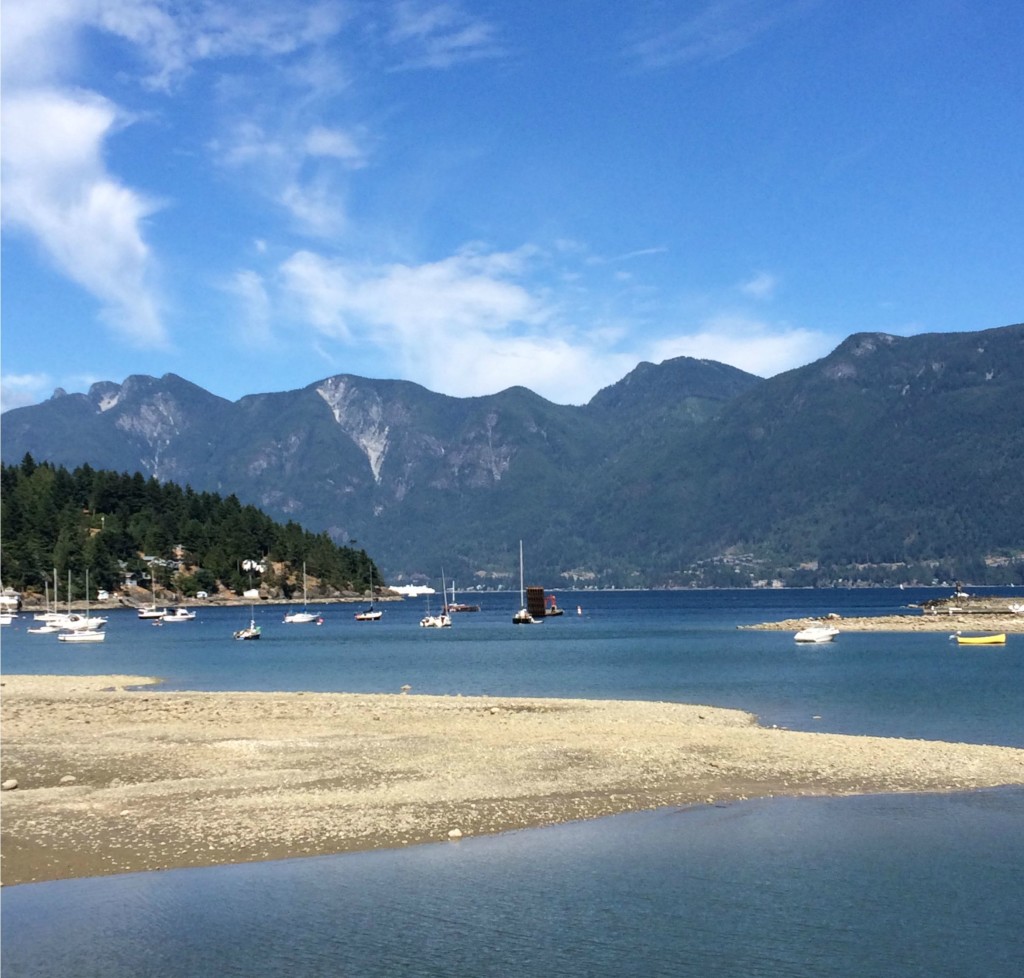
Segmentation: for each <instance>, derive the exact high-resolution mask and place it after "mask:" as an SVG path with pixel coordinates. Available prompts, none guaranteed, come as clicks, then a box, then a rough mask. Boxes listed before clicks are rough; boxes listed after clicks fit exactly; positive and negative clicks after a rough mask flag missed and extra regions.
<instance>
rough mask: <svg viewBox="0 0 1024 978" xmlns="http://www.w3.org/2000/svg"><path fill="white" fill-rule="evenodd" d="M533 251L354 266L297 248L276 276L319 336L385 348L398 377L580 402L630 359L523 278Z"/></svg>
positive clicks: (469, 390)
mask: <svg viewBox="0 0 1024 978" xmlns="http://www.w3.org/2000/svg"><path fill="white" fill-rule="evenodd" d="M533 254H534V249H531V248H524V249H522V250H520V251H516V252H494V251H491V252H487V251H482V250H479V249H478V248H469V249H466V250H464V251H462V252H460V253H458V254H456V255H452V256H450V257H448V258H445V259H442V260H440V261H436V262H428V263H424V264H422V265H407V264H390V265H380V266H360V265H355V264H352V263H348V262H342V261H331V260H328V259H325V258H323V257H322V256H319V255H315V254H313V253H311V252H300V253H297V254H295V255H293V256H292V257H291V258H290V259H289V260H288V261H287V262H286V263H285V264H284V266H283V267H282V275H283V279H284V283H285V288H286V289H287V291H288V293H289V296H290V298H291V300H292V302H293V303H294V302H295V301H298V302H299V303H300V304H301V307H302V308H303V310H304V314H305V317H306V319H307V321H308V322H309V323H310V324H311V325H312V326H313V327H314V328H315V329H317V330H318V331H319V332H320V333H321V334H322V335H323V337H325V338H326V339H328V340H333V341H337V342H341V343H345V344H349V345H359V346H364V345H366V344H371V345H373V346H375V347H378V348H380V349H381V350H383V351H387V352H388V354H389V361H390V362H391V363H392V364H394V366H395V369H396V375H399V376H402V377H407V378H409V379H412V380H416V381H417V382H419V383H422V384H424V385H425V386H427V387H431V388H432V389H434V390H440V391H444V392H445V393H449V394H453V395H458V396H471V395H480V394H488V393H493V392H494V391H496V390H502V389H504V388H506V387H509V386H513V385H515V384H523V385H526V386H529V387H530V388H531V389H532V390H535V391H538V392H540V393H543V394H544V395H545V396H547V397H549V398H551V399H553V400H556V401H560V402H563V403H573V402H580V401H583V400H587V399H589V397H590V396H591V395H592V394H593V393H594V391H595V390H596V388H595V386H594V385H595V383H609V382H611V381H612V380H614V379H617V376H621V373H620V372H621V371H624V370H626V369H628V368H629V366H631V364H628V357H622V358H621V359H620V358H619V357H618V356H617V355H616V354H614V353H613V352H610V351H609V350H607V349H601V348H599V346H598V344H597V343H592V344H590V345H589V346H588V345H586V344H582V343H580V342H578V337H576V336H575V333H574V331H573V330H572V329H571V328H569V327H567V326H566V325H565V324H564V323H562V322H560V321H559V318H558V314H557V310H556V309H555V308H553V307H552V306H550V305H549V304H548V303H547V302H546V301H545V299H544V298H543V297H542V295H541V292H542V290H540V289H536V288H530V287H529V286H528V284H527V279H528V277H529V272H530V261H531V257H532V256H533Z"/></svg>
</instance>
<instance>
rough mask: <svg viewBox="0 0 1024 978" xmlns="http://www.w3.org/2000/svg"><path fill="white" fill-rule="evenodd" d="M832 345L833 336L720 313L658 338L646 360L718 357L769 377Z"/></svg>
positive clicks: (749, 371) (826, 349)
mask: <svg viewBox="0 0 1024 978" xmlns="http://www.w3.org/2000/svg"><path fill="white" fill-rule="evenodd" d="M834 345H835V341H834V339H833V338H830V337H828V336H826V335H825V334H823V333H817V332H814V331H813V330H807V329H800V328H797V327H792V326H788V325H785V324H783V325H776V324H772V323H766V322H763V321H761V320H758V319H752V318H749V317H746V316H738V315H727V314H722V315H717V316H712V317H709V318H708V319H706V320H705V321H704V322H702V323H701V324H700V326H699V327H698V328H697V329H696V330H694V331H693V332H689V333H680V334H678V335H675V336H669V337H663V338H661V339H659V340H658V341H656V342H655V343H653V344H652V345H651V346H650V348H649V355H648V356H646V357H645V359H648V360H653V361H654V362H660V361H662V360H668V359H670V358H672V357H681V356H686V357H695V358H697V359H701V360H717V361H719V362H720V363H728V364H730V365H732V366H734V367H738V368H739V369H740V370H746V371H747V372H748V373H752V374H756V375H757V376H759V377H772V376H774V375H775V374H778V373H782V372H783V371H784V370H791V369H792V368H794V367H799V366H801V365H803V364H805V363H808V362H810V361H811V360H816V359H818V358H819V357H822V356H824V355H825V354H826V353H828V352H829V351H830V350H831V349H832V347H833V346H834Z"/></svg>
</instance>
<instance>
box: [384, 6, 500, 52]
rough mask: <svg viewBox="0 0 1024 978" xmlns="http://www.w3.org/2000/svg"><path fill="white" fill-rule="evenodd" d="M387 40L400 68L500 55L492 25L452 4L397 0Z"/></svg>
mask: <svg viewBox="0 0 1024 978" xmlns="http://www.w3.org/2000/svg"><path fill="white" fill-rule="evenodd" d="M392 17H393V21H392V25H391V29H390V31H389V32H388V35H387V39H388V42H389V43H390V44H391V45H392V47H393V49H394V51H395V53H396V54H397V56H398V58H399V59H400V61H399V65H398V67H400V68H405V69H408V68H450V67H451V66H452V65H456V64H460V63H462V62H465V61H479V60H480V59H482V58H493V57H497V56H499V55H500V54H502V49H501V46H500V44H499V43H498V40H497V36H496V31H495V29H494V27H493V26H492V25H491V24H489V23H487V22H486V21H484V20H482V19H481V18H479V17H475V16H473V15H472V14H469V13H467V12H466V11H465V10H463V9H462V7H460V6H459V5H458V4H455V3H443V2H442V3H434V2H429V0H399V2H398V3H396V4H395V6H394V9H393V14H392Z"/></svg>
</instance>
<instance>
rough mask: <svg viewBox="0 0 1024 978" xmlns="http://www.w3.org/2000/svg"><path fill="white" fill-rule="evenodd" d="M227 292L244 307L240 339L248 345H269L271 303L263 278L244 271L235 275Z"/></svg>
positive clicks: (254, 273) (246, 270)
mask: <svg viewBox="0 0 1024 978" xmlns="http://www.w3.org/2000/svg"><path fill="white" fill-rule="evenodd" d="M227 290H228V292H230V293H231V294H232V295H234V296H235V297H236V298H237V299H238V300H239V301H240V303H241V306H242V329H241V335H240V339H241V340H242V341H243V342H244V343H246V344H256V345H258V346H264V347H265V346H267V345H269V343H270V340H271V337H272V330H271V301H270V295H269V294H268V292H267V287H266V285H265V283H264V281H263V278H262V276H260V275H259V274H258V273H257V272H254V271H251V270H250V269H243V270H241V271H239V272H236V273H235V276H234V278H232V280H231V281H230V282H229V283H228V286H227Z"/></svg>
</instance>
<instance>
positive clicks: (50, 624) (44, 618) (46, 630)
mask: <svg viewBox="0 0 1024 978" xmlns="http://www.w3.org/2000/svg"><path fill="white" fill-rule="evenodd" d="M54 584H55V586H56V581H54ZM43 587H45V588H46V612H45V614H41V615H35V617H34V620H35V621H38V622H41V624H39V625H36V626H35V628H29V629H27V631H28V634H29V635H52V634H53V633H54V632H59V631H60V626H59V625H56V624H54V621H53V611H52V609H51V608H50V582H49V581H43ZM56 597H57V595H56V593H55V594H54V598H55V599H56Z"/></svg>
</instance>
